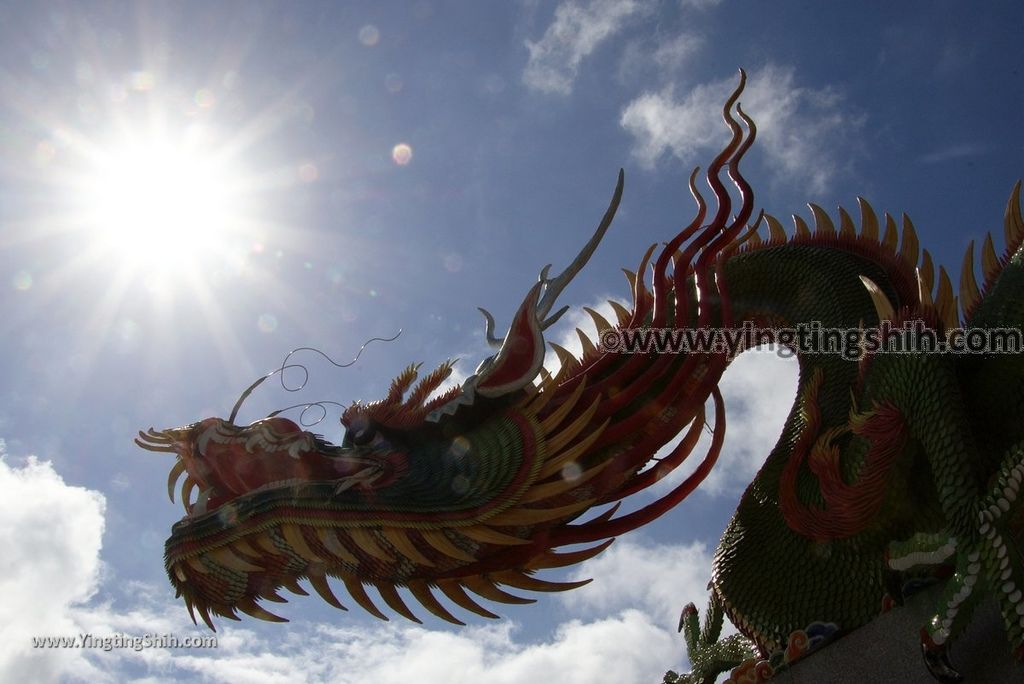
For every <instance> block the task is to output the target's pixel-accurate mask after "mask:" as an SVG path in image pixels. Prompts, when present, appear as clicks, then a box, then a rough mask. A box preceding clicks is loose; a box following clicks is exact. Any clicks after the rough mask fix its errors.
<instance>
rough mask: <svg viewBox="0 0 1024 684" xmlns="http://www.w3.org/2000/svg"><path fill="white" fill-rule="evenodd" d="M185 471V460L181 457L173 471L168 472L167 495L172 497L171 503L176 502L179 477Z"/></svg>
mask: <svg viewBox="0 0 1024 684" xmlns="http://www.w3.org/2000/svg"><path fill="white" fill-rule="evenodd" d="M183 472H185V462H184V461H183V460H181V459H180V458H179V459H178V460H177V461H175V463H174V466H173V467H172V468H171V472H170V473H168V474H167V496H169V497H170V499H171V503H174V490H175V488H176V487H177V484H178V478H179V477H181V474H182V473H183Z"/></svg>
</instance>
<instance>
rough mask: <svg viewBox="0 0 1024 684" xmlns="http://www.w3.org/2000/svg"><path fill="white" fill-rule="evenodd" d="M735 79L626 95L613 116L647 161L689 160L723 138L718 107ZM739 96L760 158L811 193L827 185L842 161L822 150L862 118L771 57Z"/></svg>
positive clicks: (829, 92)
mask: <svg viewBox="0 0 1024 684" xmlns="http://www.w3.org/2000/svg"><path fill="white" fill-rule="evenodd" d="M736 83H737V78H736V77H735V76H730V77H729V78H725V79H722V80H720V81H713V82H711V83H706V84H702V85H698V86H697V87H695V88H693V89H692V90H691V91H690V92H689V93H688V94H687V95H686V96H685V97H684V98H682V99H677V98H676V95H675V91H674V89H673V88H672V87H671V86H669V87H666V88H664V89H662V90H661V91H659V92H648V93H644V94H643V95H641V96H640V97H638V98H636V99H635V100H633V101H632V102H630V103H629V104H628V105H627V106H626V108H625V109H624V110H623V112H622V116H621V118H620V120H619V123H620V125H621V126H622V127H623V128H624V129H626V130H627V131H628V132H629V133H630V134H632V136H633V137H634V147H633V154H634V156H635V157H636V158H637V159H638V160H639V161H640V163H641V164H643V165H644V166H646V167H649V168H653V167H654V165H655V163H656V162H657V161H658V160H659V159H660V158H661V157H662V156H663V155H664V154H665V153H666V152H670V153H672V154H674V155H675V156H676V157H679V158H680V159H683V160H686V161H688V162H690V161H693V160H694V159H697V158H703V157H705V156H706V152H707V151H708V150H711V151H716V150H718V149H720V148H721V147H722V146H723V143H724V142H725V140H726V138H727V131H726V129H725V128H724V126H723V124H722V121H721V108H722V104H723V103H724V102H725V101H726V99H727V98H728V96H729V94H730V93H731V92H732V90H733V89H734V88H735V87H736ZM741 102H742V104H743V110H744V111H745V112H746V113H747V114H749V115H751V116H752V117H753V118H754V120H755V121H756V123H757V129H758V148H759V149H760V150H761V154H763V155H764V156H765V157H766V161H767V164H768V165H769V166H772V167H774V168H775V169H777V170H778V172H779V174H780V175H783V176H785V177H787V178H789V179H792V180H794V181H799V182H802V183H806V184H808V185H809V186H810V188H811V190H812V191H814V192H821V191H823V190H824V189H825V188H827V187H828V185H829V183H830V181H831V180H832V178H833V177H834V176H835V174H836V173H837V172H838V171H839V170H840V168H841V165H842V163H843V161H842V160H841V159H840V157H839V155H837V154H836V153H835V152H829V150H835V149H836V148H837V147H839V146H840V145H841V143H842V142H843V141H844V140H845V138H846V134H847V133H848V131H849V129H851V128H857V127H859V126H860V125H861V120H860V119H859V118H858V117H857V116H851V115H850V113H849V111H848V109H847V108H845V107H844V103H843V98H842V96H841V95H840V94H839V93H838V92H837V91H835V90H834V89H832V88H820V89H812V88H807V87H802V86H798V85H797V84H796V79H795V76H794V72H793V69H792V68H788V67H780V66H777V65H774V64H767V65H766V66H764V67H762V68H761V69H758V70H757V71H754V72H751V73H750V74H749V78H748V82H747V88H746V90H745V91H744V93H743V95H742V97H741Z"/></svg>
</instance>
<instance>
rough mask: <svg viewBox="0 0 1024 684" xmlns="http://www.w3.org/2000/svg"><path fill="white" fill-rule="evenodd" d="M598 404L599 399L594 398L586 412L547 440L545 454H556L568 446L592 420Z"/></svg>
mask: <svg viewBox="0 0 1024 684" xmlns="http://www.w3.org/2000/svg"><path fill="white" fill-rule="evenodd" d="M600 404H601V397H600V396H597V397H594V401H593V402H592V403H591V404H590V407H589V408H588V409H587V410H586V411H584V412H583V413H581V414H580V415H579V416H577V417H576V420H574V421H572V423H570V424H569V425H567V426H565V427H564V428H562V430H561V431H560V432H559V433H558V434H557V435H553V436H551V437H550V438H549V439H548V440H547V442H546V443H545V450H546V452H547V453H549V454H557V453H558V452H559V451H561V450H562V447H564V446H565V445H566V444H568V443H569V441H570V440H571V439H572V438H573V437H575V436H576V435H577V434H579V432H580V430H582V429H583V428H585V427H586V426H587V424H588V423H590V419H591V418H593V416H594V414H595V413H596V412H597V407H598V406H599V405H600Z"/></svg>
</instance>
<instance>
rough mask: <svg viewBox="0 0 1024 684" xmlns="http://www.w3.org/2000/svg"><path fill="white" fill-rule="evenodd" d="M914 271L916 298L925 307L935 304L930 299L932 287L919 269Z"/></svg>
mask: <svg viewBox="0 0 1024 684" xmlns="http://www.w3.org/2000/svg"><path fill="white" fill-rule="evenodd" d="M914 272H915V273H916V274H917V300H918V301H919V302H921V304H922V305H923V306H924V307H925V308H930V307H933V306H935V303H934V302H933V301H932V289H931V288H930V287H929V286H928V284H927V283H925V282H924V276H923V275H921V269H920V268H918V269H915V271H914ZM861 327H863V326H861Z"/></svg>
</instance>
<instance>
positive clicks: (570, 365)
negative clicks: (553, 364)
mask: <svg viewBox="0 0 1024 684" xmlns="http://www.w3.org/2000/svg"><path fill="white" fill-rule="evenodd" d="M548 345H550V347H551V349H553V350H554V352H555V356H557V357H558V364H559V367H558V374H557V375H556V376H555V381H556V382H562V380H564V379H565V378H566V377H568V376H569V374H570V373H572V372H574V371H575V370H576V369H578V368H579V367H580V362H579V360H578V359H577V358H576V357H575V356H574V355H573V353H572V352H571V351H569V350H568V349H566V348H565V347H563V346H561V345H560V344H557V343H555V342H548Z"/></svg>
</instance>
